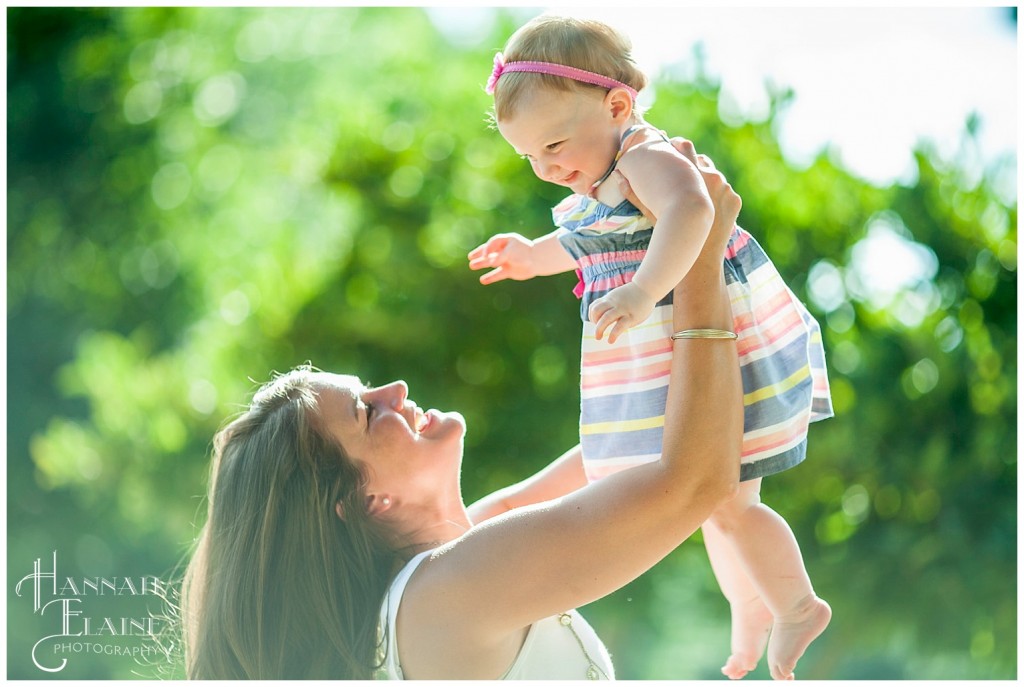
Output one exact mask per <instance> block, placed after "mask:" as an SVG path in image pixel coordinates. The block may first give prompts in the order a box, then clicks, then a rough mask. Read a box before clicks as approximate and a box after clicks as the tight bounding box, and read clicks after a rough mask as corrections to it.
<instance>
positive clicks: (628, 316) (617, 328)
mask: <svg viewBox="0 0 1024 687" xmlns="http://www.w3.org/2000/svg"><path fill="white" fill-rule="evenodd" d="M655 305H657V300H656V299H654V298H652V297H651V296H649V295H647V293H646V292H645V291H644V290H643V289H641V288H640V286H639V285H638V284H637V283H636V282H630V283H628V284H623V285H622V286H620V287H618V288H615V289H612V290H611V291H610V292H608V294H607V295H605V296H603V297H602V298H598V299H597V300H596V301H594V302H593V303H591V304H590V311H589V312H588V313H587V315H588V316H589V317H590V321H591V322H593V323H594V324H596V325H597V332H596V334H595V335H596V336H597V338H598V339H601V337H602V336H604V332H605V330H606V329H607V328H608V327H609V326H611V325H613V324H614V326H613V327H612V330H611V332H610V333H609V334H608V343H615V340H616V339H618V338H619V336H620V335H621V334H623V333H624V332H625V331H626V330H627V329H629V328H630V327H635V326H636V325H638V324H640V323H641V322H643V321H644V320H646V319H647V318H648V317H649V316H650V314H651V313H652V312H653V311H654V306H655Z"/></svg>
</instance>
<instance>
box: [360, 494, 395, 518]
mask: <svg viewBox="0 0 1024 687" xmlns="http://www.w3.org/2000/svg"><path fill="white" fill-rule="evenodd" d="M390 507H391V499H390V498H389V497H387V496H383V495H378V494H370V495H369V496H367V497H366V512H367V513H368V514H369V515H371V516H375V515H380V514H381V513H383V512H384V511H386V510H387V509H388V508H390Z"/></svg>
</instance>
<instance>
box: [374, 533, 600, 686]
mask: <svg viewBox="0 0 1024 687" xmlns="http://www.w3.org/2000/svg"><path fill="white" fill-rule="evenodd" d="M431 553H433V551H424V552H423V553H421V554H418V555H417V556H416V557H414V558H413V559H412V560H410V561H409V562H408V563H406V564H405V567H404V568H402V569H401V570H400V571H399V573H398V575H397V576H395V579H394V580H393V581H392V582H391V587H390V589H388V593H387V595H385V597H384V603H383V604H382V605H381V609H380V626H379V628H378V638H379V639H380V640H382V641H381V644H382V649H383V650H384V652H385V655H384V656H383V657H381V656H378V660H379V659H380V658H383V662H382V665H381V668H380V669H379V670H378V671H377V674H376V675H375V677H376V678H377V679H378V680H404V679H405V676H404V675H403V673H402V665H401V661H400V653H399V648H398V640H397V638H396V636H395V635H396V634H397V633H396V632H395V630H394V628H395V619H396V618H397V617H398V607H399V605H400V604H401V603H402V594H403V593H404V592H405V586H406V584H408V582H409V578H410V577H412V574H413V572H414V571H415V570H416V568H417V567H418V566H419V564H420V563H421V562H422V561H423V560H424V559H425V558H426V557H427V556H429V555H430V554H431ZM500 679H502V680H587V679H589V680H614V679H615V670H614V668H613V667H612V660H611V657H610V656H609V655H608V650H607V649H606V648H605V646H604V644H603V643H602V642H601V640H600V638H599V637H598V636H597V633H596V632H594V629H593V628H592V627H590V625H589V624H588V623H587V621H586V620H584V619H583V616H581V615H580V614H579V613H577V612H576V611H574V610H573V611H567V612H566V613H560V614H558V615H555V616H551V617H550V618H544V619H543V620H540V621H538V622H535V623H534V624H533V625H531V626H530V630H529V632H528V633H527V635H526V640H525V641H524V642H523V646H522V648H521V649H520V650H519V654H518V655H517V656H516V658H515V660H514V661H513V662H512V665H511V666H509V668H508V670H506V671H505V674H504V675H502V676H501V678H500Z"/></svg>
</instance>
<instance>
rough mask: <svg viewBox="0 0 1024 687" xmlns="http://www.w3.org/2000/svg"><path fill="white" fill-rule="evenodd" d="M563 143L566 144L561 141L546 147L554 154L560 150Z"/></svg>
mask: <svg viewBox="0 0 1024 687" xmlns="http://www.w3.org/2000/svg"><path fill="white" fill-rule="evenodd" d="M562 143H564V141H559V142H558V143H548V144H547V146H546V147H547V149H548V150H549V151H550V152H554V151H556V150H558V147H559V146H561V145H562Z"/></svg>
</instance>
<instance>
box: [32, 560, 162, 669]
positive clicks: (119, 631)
mask: <svg viewBox="0 0 1024 687" xmlns="http://www.w3.org/2000/svg"><path fill="white" fill-rule="evenodd" d="M14 592H15V594H17V596H19V597H22V596H24V597H25V598H27V597H29V596H31V597H32V612H33V613H34V614H37V615H39V616H40V618H44V619H46V621H47V622H46V625H45V626H46V627H51V628H52V629H53V630H54V632H53V633H52V634H47V635H46V636H44V637H42V638H41V639H39V641H37V642H36V643H35V644H34V645H33V646H32V662H33V663H34V664H35V666H36V667H37V668H38V669H39V670H42V671H45V672H47V673H57V672H60V671H62V670H64V668H65V667H66V666H67V664H68V657H69V656H74V655H79V654H102V655H105V656H119V657H126V658H130V659H135V660H136V661H140V662H143V661H144V662H151V661H152V659H153V658H156V657H160V656H163V655H165V654H166V650H165V649H164V648H163V647H161V646H160V644H158V643H157V642H156V641H154V640H155V638H156V637H157V636H158V635H159V633H160V631H161V629H162V627H161V626H162V624H163V620H162V619H161V618H159V617H155V616H153V615H151V614H149V612H148V610H147V604H146V603H145V602H146V601H147V599H146V597H156V600H159V601H161V602H162V601H163V600H164V599H165V598H166V594H167V587H166V585H165V584H164V583H163V582H162V581H161V580H160V578H158V577H156V576H153V575H142V576H140V577H61V576H60V575H59V574H58V572H57V552H56V551H54V552H53V556H52V559H51V560H49V561H44V559H42V558H37V559H36V560H35V562H34V563H33V564H32V572H31V573H30V574H28V575H25V576H24V577H23V578H21V581H19V582H18V585H17V586H16V587H15V589H14ZM111 609H115V611H116V612H115V613H111ZM125 609H128V610H127V613H130V615H128V614H125V613H126V611H125ZM87 611H90V612H87ZM97 611H98V613H97Z"/></svg>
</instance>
